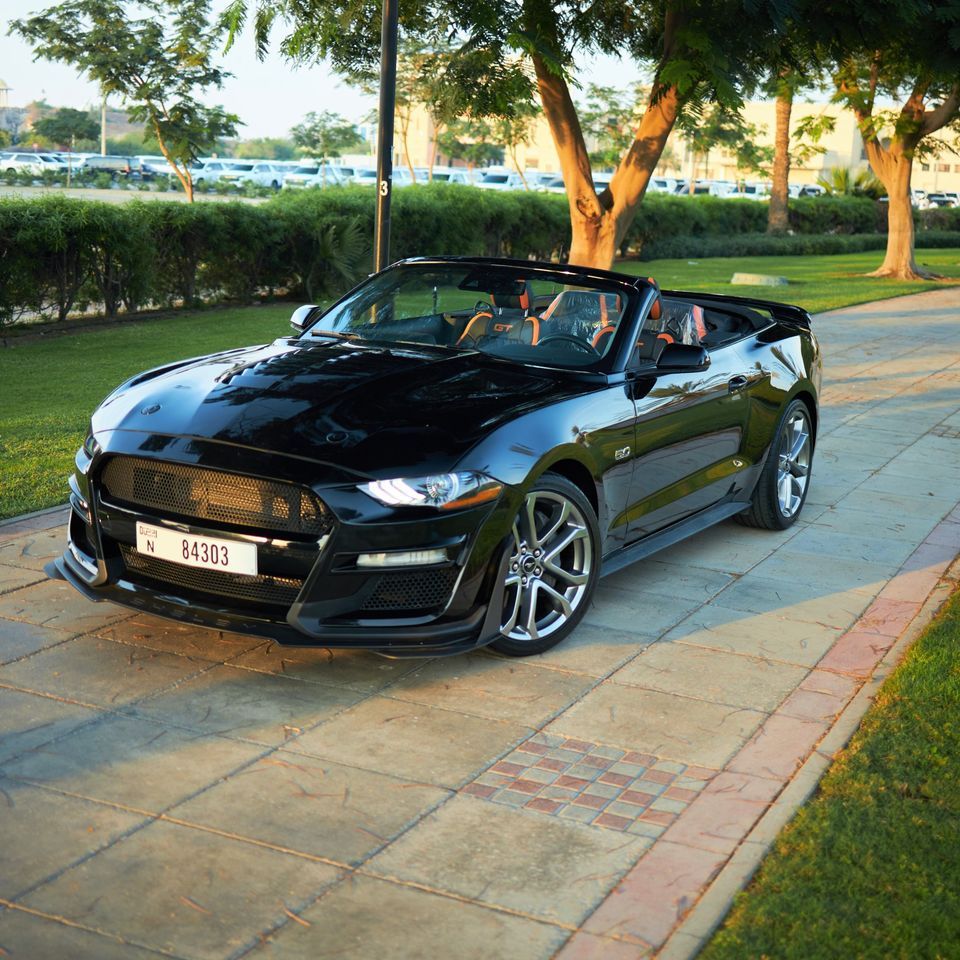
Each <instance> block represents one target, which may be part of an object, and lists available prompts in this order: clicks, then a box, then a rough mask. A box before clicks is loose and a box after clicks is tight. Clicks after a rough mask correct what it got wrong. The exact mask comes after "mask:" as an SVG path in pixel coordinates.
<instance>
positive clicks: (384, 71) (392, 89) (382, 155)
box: [373, 0, 399, 270]
mask: <svg viewBox="0 0 960 960" xmlns="http://www.w3.org/2000/svg"><path fill="white" fill-rule="evenodd" d="M398 3H399V0H383V25H382V27H381V32H380V108H379V113H380V116H379V124H378V127H377V214H376V219H375V220H374V228H373V266H374V269H375V270H383V268H384V267H386V266H387V265H388V264H389V263H390V198H391V195H392V193H393V112H394V108H395V104H396V97H397V28H398Z"/></svg>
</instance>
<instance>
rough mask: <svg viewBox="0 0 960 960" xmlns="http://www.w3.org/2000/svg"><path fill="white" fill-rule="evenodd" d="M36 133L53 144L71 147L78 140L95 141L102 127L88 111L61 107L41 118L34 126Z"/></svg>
mask: <svg viewBox="0 0 960 960" xmlns="http://www.w3.org/2000/svg"><path fill="white" fill-rule="evenodd" d="M33 129H34V132H35V133H37V134H38V135H39V136H41V137H46V139H47V140H49V141H50V142H51V143H56V144H58V145H60V146H70V145H71V144H72V143H75V142H76V141H77V140H93V139H95V138H96V136H97V135H98V133H99V131H100V125H99V124H98V123H97V121H96V119H95V118H94V117H93V116H91V114H90V112H89V111H88V110H74V109H73V108H71V107H61V108H60V109H59V110H57V112H56V113H54V114H51V115H50V116H49V117H41V118H40V119H39V120H36V121H35V122H34V124H33Z"/></svg>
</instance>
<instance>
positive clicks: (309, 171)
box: [282, 161, 344, 190]
mask: <svg viewBox="0 0 960 960" xmlns="http://www.w3.org/2000/svg"><path fill="white" fill-rule="evenodd" d="M343 182H344V175H343V172H342V171H341V168H340V167H335V166H334V165H333V164H332V163H311V162H309V161H307V162H304V163H301V164H300V165H299V166H298V167H295V168H294V170H293V171H292V172H290V173H288V174H287V175H286V176H285V177H284V178H283V184H282V187H283V189H284V190H303V189H305V188H306V187H320V188H322V187H336V186H339V185H340V184H341V183H343Z"/></svg>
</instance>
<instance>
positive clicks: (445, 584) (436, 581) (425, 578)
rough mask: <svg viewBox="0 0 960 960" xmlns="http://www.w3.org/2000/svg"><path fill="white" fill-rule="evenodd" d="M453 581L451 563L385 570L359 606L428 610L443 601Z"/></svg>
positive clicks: (444, 602) (448, 593)
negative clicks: (406, 570)
mask: <svg viewBox="0 0 960 960" xmlns="http://www.w3.org/2000/svg"><path fill="white" fill-rule="evenodd" d="M456 582H457V570H456V568H454V567H442V568H440V569H438V570H419V571H417V572H416V573H386V574H384V575H383V576H382V577H381V578H380V582H379V583H378V584H377V588H376V590H374V591H373V593H372V594H371V595H370V596H369V597H368V598H367V599H366V601H365V602H364V604H363V607H362V609H364V610H432V609H434V608H436V607H442V606H445V605H446V603H447V600H448V599H449V598H450V592H451V591H452V590H453V586H454V584H455V583H456Z"/></svg>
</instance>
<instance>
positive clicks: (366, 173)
mask: <svg viewBox="0 0 960 960" xmlns="http://www.w3.org/2000/svg"><path fill="white" fill-rule="evenodd" d="M350 182H351V183H357V184H360V186H364V187H375V186H376V185H377V171H376V169H375V168H373V167H359V168H357V169H356V170H354V172H353V177H352V178H351V180H350ZM412 183H413V178H412V177H411V176H410V171H409V170H408V169H407V168H406V167H394V168H393V185H394V186H395V187H409V186H410V184H412Z"/></svg>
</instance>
